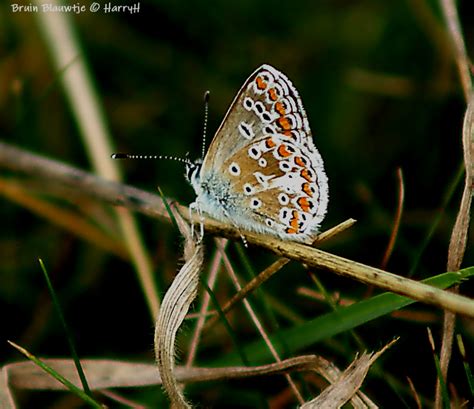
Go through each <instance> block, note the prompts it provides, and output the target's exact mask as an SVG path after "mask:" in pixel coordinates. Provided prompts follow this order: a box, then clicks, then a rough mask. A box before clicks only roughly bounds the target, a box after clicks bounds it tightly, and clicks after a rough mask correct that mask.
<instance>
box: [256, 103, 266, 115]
mask: <svg viewBox="0 0 474 409" xmlns="http://www.w3.org/2000/svg"><path fill="white" fill-rule="evenodd" d="M255 109H256V110H257V112H258V113H259V114H261V113H262V112H264V111H265V107H264V106H263V104H262V103H261V102H260V101H259V102H256V103H255Z"/></svg>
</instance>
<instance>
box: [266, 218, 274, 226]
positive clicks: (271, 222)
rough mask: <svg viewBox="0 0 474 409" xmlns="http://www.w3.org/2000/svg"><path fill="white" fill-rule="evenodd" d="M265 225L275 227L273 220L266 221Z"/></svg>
mask: <svg viewBox="0 0 474 409" xmlns="http://www.w3.org/2000/svg"><path fill="white" fill-rule="evenodd" d="M265 223H266V224H267V226H268V227H273V220H272V219H265Z"/></svg>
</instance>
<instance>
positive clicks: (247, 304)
mask: <svg viewBox="0 0 474 409" xmlns="http://www.w3.org/2000/svg"><path fill="white" fill-rule="evenodd" d="M215 243H216V246H217V248H218V249H219V251H220V252H221V255H222V260H223V262H224V266H225V268H226V270H227V273H228V274H229V277H230V278H231V281H232V283H233V284H234V286H235V289H236V290H237V291H240V290H241V289H242V287H241V286H240V283H239V280H238V278H237V274H236V273H235V271H234V269H233V267H232V264H231V263H230V260H229V258H228V257H227V254H226V253H225V248H224V246H223V245H222V243H221V242H220V240H218V239H216V240H215ZM243 303H244V307H245V309H246V310H247V313H248V314H249V316H250V319H251V320H252V322H253V324H254V325H255V328H257V331H258V332H259V334H260V336H261V337H262V339H263V341H264V342H265V345H266V346H267V348H268V349H269V351H270V353H271V354H272V356H273V358H274V359H275V361H276V362H281V358H280V356H279V354H278V352H277V350H276V349H275V347H274V346H273V344H272V341H271V340H270V337H269V336H268V334H267V333H266V331H265V329H264V328H263V325H262V323H261V322H260V320H259V318H258V317H257V314H256V313H255V311H254V309H253V308H252V306H251V305H250V302H249V301H248V300H246V299H244V300H243ZM285 378H286V380H287V381H288V384H289V385H290V388H291V389H292V390H293V392H294V394H295V396H296V398H297V400H298V402H299V403H300V404H302V403H304V399H303V396H302V395H301V393H300V391H299V390H298V388H297V387H296V384H295V383H294V381H293V379H291V376H290V375H288V374H285Z"/></svg>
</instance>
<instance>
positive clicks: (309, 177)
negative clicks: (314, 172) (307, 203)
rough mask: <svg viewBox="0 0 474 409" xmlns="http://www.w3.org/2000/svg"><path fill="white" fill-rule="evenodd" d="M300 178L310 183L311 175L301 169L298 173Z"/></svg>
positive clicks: (306, 170)
mask: <svg viewBox="0 0 474 409" xmlns="http://www.w3.org/2000/svg"><path fill="white" fill-rule="evenodd" d="M300 175H301V177H302V178H305V179H306V180H307V181H308V182H312V180H311V175H310V174H309V172H308V169H301V173H300Z"/></svg>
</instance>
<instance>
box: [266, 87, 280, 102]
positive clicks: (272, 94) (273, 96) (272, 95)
mask: <svg viewBox="0 0 474 409" xmlns="http://www.w3.org/2000/svg"><path fill="white" fill-rule="evenodd" d="M268 95H269V96H270V99H271V100H272V101H276V100H277V99H278V94H277V92H276V89H275V88H270V89H269V90H268Z"/></svg>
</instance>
